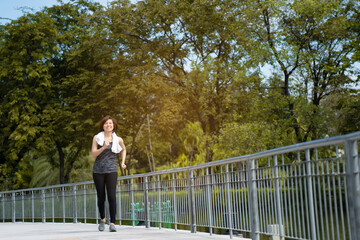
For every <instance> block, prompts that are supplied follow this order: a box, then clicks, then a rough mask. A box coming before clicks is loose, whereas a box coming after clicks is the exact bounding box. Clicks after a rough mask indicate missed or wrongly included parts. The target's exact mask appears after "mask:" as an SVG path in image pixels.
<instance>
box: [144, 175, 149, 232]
mask: <svg viewBox="0 0 360 240" xmlns="http://www.w3.org/2000/svg"><path fill="white" fill-rule="evenodd" d="M144 185H145V192H144V204H145V227H146V228H150V221H149V207H150V206H149V184H148V177H147V176H145V177H144Z"/></svg>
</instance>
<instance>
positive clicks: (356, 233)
mask: <svg viewBox="0 0 360 240" xmlns="http://www.w3.org/2000/svg"><path fill="white" fill-rule="evenodd" d="M358 154H359V153H358V142H357V140H346V141H345V160H346V165H345V166H346V172H347V175H346V178H347V188H348V204H349V213H348V214H349V215H350V216H349V217H350V222H349V223H350V224H349V225H350V229H351V231H350V234H351V235H350V234H349V235H350V239H351V240H353V239H356V240H357V239H359V238H360V229H359V226H360V202H359V199H360V188H359V186H360V175H359V174H360V172H359V168H360V167H359V155H358Z"/></svg>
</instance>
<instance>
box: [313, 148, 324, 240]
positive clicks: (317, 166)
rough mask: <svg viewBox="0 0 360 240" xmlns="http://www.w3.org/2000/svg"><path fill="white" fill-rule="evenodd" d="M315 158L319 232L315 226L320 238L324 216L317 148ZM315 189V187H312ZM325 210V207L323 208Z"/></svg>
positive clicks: (322, 233) (322, 231) (322, 232)
mask: <svg viewBox="0 0 360 240" xmlns="http://www.w3.org/2000/svg"><path fill="white" fill-rule="evenodd" d="M315 160H316V168H317V174H318V175H319V177H318V180H317V183H318V186H317V188H318V192H319V212H320V218H319V220H320V221H319V222H320V227H321V232H320V231H319V227H317V231H318V234H319V235H318V238H319V239H321V236H322V235H324V234H325V230H324V222H323V221H324V216H323V206H322V194H321V185H320V182H321V179H322V178H323V176H322V174H321V172H320V160H319V156H318V151H317V148H316V149H315ZM314 189H315V188H314ZM325 211H326V209H325Z"/></svg>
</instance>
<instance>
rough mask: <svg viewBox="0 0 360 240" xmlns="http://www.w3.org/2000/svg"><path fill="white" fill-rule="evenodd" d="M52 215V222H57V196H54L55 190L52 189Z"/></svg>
mask: <svg viewBox="0 0 360 240" xmlns="http://www.w3.org/2000/svg"><path fill="white" fill-rule="evenodd" d="M51 215H52V221H53V223H54V222H55V194H54V188H51Z"/></svg>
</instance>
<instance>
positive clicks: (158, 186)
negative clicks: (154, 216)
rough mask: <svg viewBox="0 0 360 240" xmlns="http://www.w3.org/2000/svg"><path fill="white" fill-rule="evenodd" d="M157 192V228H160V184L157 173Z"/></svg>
mask: <svg viewBox="0 0 360 240" xmlns="http://www.w3.org/2000/svg"><path fill="white" fill-rule="evenodd" d="M157 194H158V221H159V229H161V223H162V221H161V217H162V216H161V186H160V175H157Z"/></svg>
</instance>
